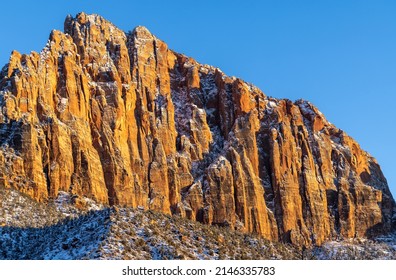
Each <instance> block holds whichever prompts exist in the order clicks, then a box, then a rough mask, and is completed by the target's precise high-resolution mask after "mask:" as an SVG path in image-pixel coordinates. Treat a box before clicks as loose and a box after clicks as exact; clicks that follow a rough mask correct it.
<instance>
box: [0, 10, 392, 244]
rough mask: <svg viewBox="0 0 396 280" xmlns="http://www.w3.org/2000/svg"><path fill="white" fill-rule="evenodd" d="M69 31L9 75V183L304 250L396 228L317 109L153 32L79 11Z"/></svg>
mask: <svg viewBox="0 0 396 280" xmlns="http://www.w3.org/2000/svg"><path fill="white" fill-rule="evenodd" d="M64 29H65V30H64V33H63V32H60V31H53V32H52V33H51V35H50V38H49V40H48V43H47V45H46V47H45V48H44V49H43V50H42V51H41V52H40V53H35V52H32V53H31V54H29V55H22V54H19V53H18V52H16V51H14V52H13V53H12V55H11V58H10V61H9V63H8V64H7V65H6V66H5V67H4V68H3V70H2V72H1V74H0V90H1V94H0V109H1V110H0V144H1V149H0V186H4V187H7V188H8V187H13V188H16V189H18V190H20V191H22V192H24V193H26V194H28V195H30V196H31V197H33V198H35V199H36V200H37V201H42V202H45V201H47V200H48V199H51V198H55V197H56V196H57V194H58V192H59V191H66V192H69V193H71V194H73V195H75V197H77V200H76V201H77V202H78V197H81V196H87V197H89V198H92V199H94V200H96V201H98V202H100V203H104V204H110V205H125V206H133V207H138V206H140V207H144V208H145V209H152V210H156V211H160V212H163V213H168V214H178V215H181V216H183V217H187V218H189V219H192V220H198V221H201V222H203V223H210V224H217V225H222V226H229V227H232V228H236V229H238V230H241V231H248V232H256V233H259V234H261V235H262V236H264V237H266V238H268V239H270V240H282V241H287V242H292V243H295V244H298V245H310V244H321V243H323V242H324V241H325V240H328V239H331V238H335V237H360V236H367V235H370V234H376V233H378V232H381V231H388V230H390V229H391V227H392V216H393V215H394V211H395V202H394V200H393V198H392V195H391V193H390V191H389V189H388V186H387V182H386V179H385V178H384V176H383V174H382V172H381V170H380V167H379V165H378V164H377V162H376V160H375V159H374V158H372V157H371V156H370V155H369V154H368V153H366V152H364V151H362V150H361V149H360V147H359V145H358V143H356V142H355V141H354V140H353V139H352V138H350V137H349V136H348V135H347V134H346V133H345V132H343V131H342V130H340V129H338V128H336V127H334V125H332V124H331V123H329V122H328V121H327V120H326V119H325V117H324V116H323V115H322V114H321V113H320V112H319V111H318V110H317V109H316V108H315V107H314V106H313V105H312V104H310V103H309V102H306V101H302V100H299V101H297V102H292V101H290V100H278V99H274V98H270V97H267V96H266V95H265V94H264V93H262V92H261V91H260V90H259V89H258V88H256V87H255V86H253V85H251V84H248V83H245V82H244V81H242V80H240V79H238V78H234V77H228V76H226V75H225V74H223V73H222V72H221V71H220V70H219V69H217V68H214V67H211V66H207V65H201V64H199V63H197V62H196V61H195V60H194V59H192V58H189V57H186V56H184V55H182V54H179V53H176V52H174V51H172V50H170V49H168V46H167V45H166V44H165V43H164V42H163V41H161V40H159V39H157V38H156V37H155V36H153V35H152V34H151V33H150V32H149V31H148V30H147V29H146V28H144V27H137V28H135V29H134V30H133V31H132V32H128V33H124V32H123V31H121V30H119V29H118V28H117V27H115V26H114V25H113V24H111V23H110V22H108V21H106V20H105V19H103V18H102V17H100V16H97V15H86V14H84V13H80V14H78V15H77V16H76V17H75V18H73V17H71V16H68V17H67V18H66V21H65V27H64Z"/></svg>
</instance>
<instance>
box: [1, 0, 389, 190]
mask: <svg viewBox="0 0 396 280" xmlns="http://www.w3.org/2000/svg"><path fill="white" fill-rule="evenodd" d="M1 10H2V16H1V21H2V28H1V29H0V38H1V44H0V50H1V51H0V64H1V65H3V64H5V63H6V62H7V60H8V56H9V54H10V52H11V50H13V49H17V50H18V51H20V52H23V53H29V52H30V51H31V50H35V51H40V50H41V48H42V47H43V46H44V45H45V43H46V41H47V39H48V36H49V33H50V31H51V30H52V29H59V30H63V21H64V18H65V17H66V15H67V14H72V15H75V14H77V13H78V12H81V11H84V12H86V13H97V14H100V15H102V16H104V17H105V18H107V19H108V20H110V21H112V22H113V23H114V24H115V25H117V26H118V27H120V28H121V29H123V30H125V31H127V30H131V29H133V28H134V27H135V26H137V25H144V26H146V27H147V28H148V29H149V30H150V31H151V32H152V33H153V34H155V35H156V36H157V37H159V38H160V39H162V40H164V41H165V42H167V43H168V45H169V47H170V48H171V49H173V50H175V51H178V52H182V53H184V54H186V55H189V56H192V57H194V58H195V59H196V60H198V61H199V62H201V63H205V64H211V65H214V66H217V67H219V68H221V69H222V70H223V71H224V72H225V73H226V74H228V75H233V76H238V77H241V78H243V79H244V80H246V81H248V82H251V83H253V84H255V85H257V86H258V87H260V88H261V89H262V90H263V91H264V92H265V93H266V94H267V95H271V96H274V97H278V98H289V99H292V100H296V99H299V98H303V99H306V100H309V101H311V102H312V103H314V104H315V105H316V106H317V107H318V108H319V109H320V110H321V111H322V112H323V113H324V114H325V115H326V117H327V118H328V120H329V121H331V122H332V123H334V124H335V125H336V126H338V127H339V128H341V129H343V130H345V131H346V132H347V133H348V134H349V135H351V136H352V137H354V138H355V139H356V140H357V141H358V142H359V143H360V144H361V146H362V148H363V149H365V150H367V151H369V152H370V153H371V154H372V155H373V156H374V157H376V158H377V160H378V162H379V163H380V165H381V167H382V169H383V172H384V174H385V176H386V177H387V179H388V183H389V185H390V187H391V190H392V193H393V194H394V195H395V194H396V168H395V163H394V161H395V160H396V129H395V128H396V113H395V107H396V1H392V0H389V1H383V0H373V1H365V0H360V1H353V0H344V1H342V0H340V1H338V0H321V1H317V0H311V1H307V0H298V1H297V0H294V1H292V0H289V1H283V0H271V1H258V0H257V1H247V0H245V1H213V0H212V1H207V0H201V1H186V0H184V1H148V0H147V1H143V0H141V1H101V0H96V1H91V0H84V1H77V0H59V1H40V0H37V1H26V0H22V1H5V2H2V3H1Z"/></svg>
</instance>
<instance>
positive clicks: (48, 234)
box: [0, 209, 111, 260]
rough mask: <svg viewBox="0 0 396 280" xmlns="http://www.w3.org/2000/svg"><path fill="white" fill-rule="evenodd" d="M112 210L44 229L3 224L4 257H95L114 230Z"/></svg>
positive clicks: (0, 252) (0, 241) (1, 255)
mask: <svg viewBox="0 0 396 280" xmlns="http://www.w3.org/2000/svg"><path fill="white" fill-rule="evenodd" d="M110 213H111V210H110V209H104V210H98V211H91V212H88V213H87V214H83V215H81V216H79V217H77V218H73V219H72V218H66V219H64V220H62V221H60V222H59V223H57V224H54V225H51V226H47V227H42V228H19V227H0V259H3V260H43V259H66V260H68V259H94V258H95V256H96V255H97V249H98V248H100V244H101V243H102V241H103V240H104V239H105V238H106V236H107V235H108V233H109V231H110V226H111V221H110Z"/></svg>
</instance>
